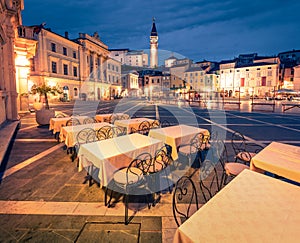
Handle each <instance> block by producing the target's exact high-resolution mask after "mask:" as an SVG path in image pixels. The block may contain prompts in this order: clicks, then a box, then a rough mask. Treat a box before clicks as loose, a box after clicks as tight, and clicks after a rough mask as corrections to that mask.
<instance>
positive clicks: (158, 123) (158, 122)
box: [151, 120, 160, 129]
mask: <svg viewBox="0 0 300 243" xmlns="http://www.w3.org/2000/svg"><path fill="white" fill-rule="evenodd" d="M152 128H154V129H155V128H160V121H159V120H154V122H152V123H151V129H152Z"/></svg>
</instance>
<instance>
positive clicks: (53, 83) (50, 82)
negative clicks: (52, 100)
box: [48, 80, 56, 87]
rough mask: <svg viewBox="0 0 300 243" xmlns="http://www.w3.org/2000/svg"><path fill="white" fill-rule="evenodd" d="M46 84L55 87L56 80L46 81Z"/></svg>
mask: <svg viewBox="0 0 300 243" xmlns="http://www.w3.org/2000/svg"><path fill="white" fill-rule="evenodd" d="M48 85H49V86H50V87H55V86H56V82H54V81H52V80H51V81H48Z"/></svg>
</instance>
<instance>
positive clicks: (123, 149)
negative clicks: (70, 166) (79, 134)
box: [78, 133, 164, 186]
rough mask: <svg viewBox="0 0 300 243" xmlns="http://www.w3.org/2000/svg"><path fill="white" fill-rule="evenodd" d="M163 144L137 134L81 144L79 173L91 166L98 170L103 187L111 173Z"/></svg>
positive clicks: (153, 151)
mask: <svg viewBox="0 0 300 243" xmlns="http://www.w3.org/2000/svg"><path fill="white" fill-rule="evenodd" d="M163 145H164V144H163V142H162V141H160V140H157V139H154V138H150V137H148V136H144V135H141V134H138V133H134V134H130V135H125V136H121V137H116V138H112V139H107V140H102V141H98V142H94V143H88V144H83V145H81V146H80V148H79V152H78V158H79V171H81V170H82V169H83V168H86V167H88V166H90V165H91V164H93V165H94V166H95V167H97V168H98V169H99V174H98V178H99V180H100V182H101V184H102V185H103V186H106V185H107V184H108V183H109V181H110V180H111V179H112V176H113V173H114V172H115V171H116V170H118V169H120V168H122V167H127V166H128V165H129V164H130V162H131V161H132V160H133V159H134V158H135V157H136V156H138V155H139V154H141V153H144V152H148V153H150V154H153V155H154V154H155V151H156V150H158V149H159V148H161V147H162V146H163Z"/></svg>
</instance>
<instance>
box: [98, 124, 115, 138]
mask: <svg viewBox="0 0 300 243" xmlns="http://www.w3.org/2000/svg"><path fill="white" fill-rule="evenodd" d="M113 136H114V134H113V130H112V127H111V126H103V127H101V128H100V129H98V130H97V132H96V137H97V139H98V140H99V141H100V140H105V139H109V138H113Z"/></svg>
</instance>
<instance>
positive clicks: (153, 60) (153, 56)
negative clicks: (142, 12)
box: [150, 17, 158, 68]
mask: <svg viewBox="0 0 300 243" xmlns="http://www.w3.org/2000/svg"><path fill="white" fill-rule="evenodd" d="M157 52H158V34H157V30H156V26H155V18H154V17H153V18H152V29H151V34H150V67H152V68H155V67H157V66H158V53H157Z"/></svg>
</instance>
